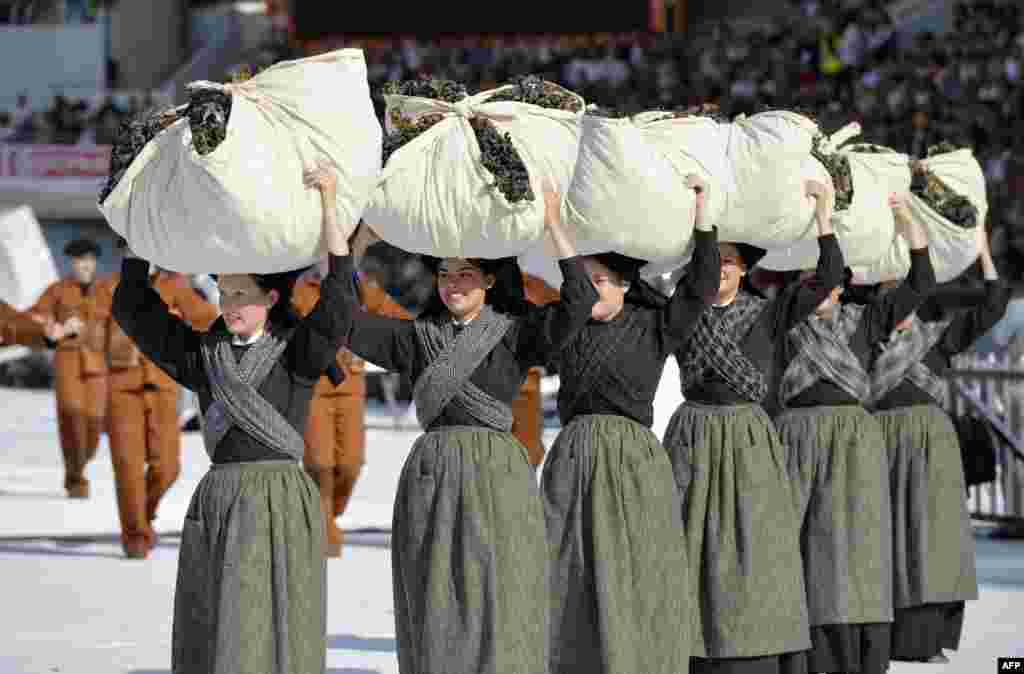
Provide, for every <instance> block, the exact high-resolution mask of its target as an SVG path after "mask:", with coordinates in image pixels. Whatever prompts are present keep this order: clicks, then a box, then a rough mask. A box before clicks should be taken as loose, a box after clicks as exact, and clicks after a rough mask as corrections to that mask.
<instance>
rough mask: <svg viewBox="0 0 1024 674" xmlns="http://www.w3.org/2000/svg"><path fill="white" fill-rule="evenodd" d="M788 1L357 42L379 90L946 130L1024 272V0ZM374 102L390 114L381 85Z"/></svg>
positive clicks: (12, 128)
mask: <svg viewBox="0 0 1024 674" xmlns="http://www.w3.org/2000/svg"><path fill="white" fill-rule="evenodd" d="M788 4H789V9H790V10H791V11H788V12H781V13H779V14H777V15H776V16H773V17H769V18H764V19H755V18H750V17H743V18H741V19H737V20H735V21H729V22H715V23H710V24H705V25H702V26H699V27H698V28H696V29H695V30H692V31H690V32H688V33H687V34H685V35H673V34H665V35H646V34H627V35H620V34H615V35H611V34H609V35H598V36H524V37H515V38H504V39H499V38H466V39H463V38H455V37H451V38H447V37H445V38H440V39H438V40H431V41H428V40H425V39H424V40H419V41H417V40H414V39H405V38H403V39H395V40H390V39H381V40H377V41H361V42H359V43H358V46H361V47H363V48H364V50H365V51H366V56H367V61H368V67H369V77H370V84H371V88H372V90H373V91H374V92H376V91H377V90H378V89H379V88H380V86H381V85H382V84H384V83H385V82H387V81H388V80H393V79H410V78H415V77H421V76H427V77H438V78H446V79H454V80H458V81H460V82H464V83H465V84H466V85H467V86H468V87H469V88H470V90H479V89H486V88H490V87H493V86H496V85H498V84H500V83H502V82H505V81H507V80H509V79H510V78H512V77H513V76H515V75H518V74H527V73H536V74H540V75H543V76H545V77H546V78H548V79H551V80H554V81H558V82H560V83H562V84H564V85H565V86H567V87H569V88H571V89H573V90H575V91H577V92H579V93H580V94H581V95H583V96H584V98H585V99H586V100H587V101H588V102H593V103H597V104H599V105H606V106H610V107H615V108H619V109H623V108H625V109H627V110H633V111H642V110H646V109H652V108H673V107H685V106H689V105H694V104H698V103H705V102H713V103H717V104H718V105H719V106H720V107H721V109H722V111H723V112H724V113H726V114H728V115H735V114H738V113H751V112H755V111H757V110H759V109H762V108H764V107H782V108H794V107H795V108H799V109H802V110H811V111H813V112H814V113H815V114H816V116H817V117H818V120H819V122H820V123H821V125H822V126H823V128H825V130H827V131H829V130H834V129H835V128H838V126H839V125H841V124H842V123H845V122H846V121H849V120H851V119H856V120H858V121H860V122H861V124H862V127H863V129H864V134H863V136H862V138H861V139H862V140H865V141H871V142H876V143H881V144H884V145H888V146H890V147H893V148H895V149H897V150H899V151H902V152H906V153H908V154H911V155H914V156H923V155H924V154H925V153H926V152H927V148H928V147H929V146H931V145H934V144H937V143H938V142H939V141H942V140H949V141H951V142H953V143H956V144H965V145H969V146H970V147H972V148H973V149H974V152H975V154H976V156H977V157H978V159H979V161H981V163H982V166H983V167H984V169H985V172H986V174H987V176H988V179H989V187H990V190H989V199H990V212H989V222H990V225H991V227H992V231H993V251H994V252H995V254H996V256H997V260H998V262H999V263H1000V265H1001V267H1002V268H1003V271H1004V272H1006V274H1007V275H1008V276H1011V277H1013V278H1015V279H1024V77H1022V73H1021V69H1022V66H1024V26H1022V20H1024V8H1022V6H1021V5H1022V4H1024V3H1021V2H1019V1H1018V0H977V1H974V2H960V3H957V5H956V7H955V11H954V20H953V25H952V30H951V31H950V32H947V33H945V34H932V33H917V34H915V35H911V34H908V33H907V32H906V31H902V30H900V27H899V26H896V25H893V23H892V21H891V19H890V17H889V14H888V13H887V12H886V11H885V7H884V5H885V4H887V3H883V2H881V0H790V1H789V3H788ZM346 44H347V43H346V42H344V40H339V41H338V43H337V44H334V43H331V44H324V45H321V47H320V48H321V49H324V50H326V49H328V48H335V47H338V46H344V45H346ZM297 56H299V54H298V53H297V52H296V51H295V48H294V46H293V47H287V46H281V45H280V43H278V45H277V46H276V47H275V48H273V49H269V50H267V51H265V52H263V53H262V55H261V56H260V57H258V59H257V62H253V63H250V64H247V65H248V66H249V67H250V68H252V69H256V68H259V67H263V66H266V65H268V64H269V63H272V62H273V61H275V60H280V59H282V58H296V57H297ZM229 77H230V73H226V74H225V79H228V78H229ZM151 102H152V101H146V100H143V99H141V98H139V97H134V98H132V99H131V102H130V104H129V105H127V106H125V105H120V106H119V105H116V104H115V103H114V102H113V101H112V100H111V99H107V100H105V101H102V102H100V103H98V104H94V105H92V106H90V105H89V104H86V103H83V102H75V101H68V100H65V99H63V98H58V99H57V100H56V101H55V103H54V105H53V107H52V109H51V110H49V111H47V112H44V113H37V114H31V113H30V112H28V111H26V110H24V109H21V108H19V109H17V110H14V111H10V112H8V113H6V114H5V113H4V112H3V111H0V141H3V140H4V136H5V135H6V141H7V142H12V141H20V142H56V143H69V142H70V143H74V142H79V141H80V140H81V139H82V138H83V137H85V138H87V139H88V140H92V138H94V139H95V142H96V143H97V144H103V143H109V142H112V141H113V139H114V138H115V137H116V133H117V128H118V125H119V123H120V122H121V121H122V120H123V119H125V118H126V117H129V116H131V115H133V114H136V113H137V112H139V111H140V110H144V109H148V108H149V107H150V104H151ZM376 103H377V105H378V106H379V107H378V111H379V112H380V113H383V101H382V100H381V99H380V97H379V95H378V96H376ZM26 120H28V121H26ZM89 134H91V137H90V135H89Z"/></svg>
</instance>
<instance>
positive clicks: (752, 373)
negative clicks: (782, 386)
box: [676, 290, 768, 403]
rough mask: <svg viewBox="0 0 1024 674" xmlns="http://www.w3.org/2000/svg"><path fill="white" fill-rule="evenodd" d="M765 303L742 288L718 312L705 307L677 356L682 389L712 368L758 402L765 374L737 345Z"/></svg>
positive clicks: (764, 392) (764, 387) (765, 385)
mask: <svg viewBox="0 0 1024 674" xmlns="http://www.w3.org/2000/svg"><path fill="white" fill-rule="evenodd" d="M767 304H768V300H765V299H762V298H760V297H756V296H754V295H752V294H750V293H747V292H744V291H742V290H741V291H740V292H739V294H738V295H736V299H735V300H734V301H733V303H732V304H730V305H729V307H728V308H727V309H726V310H725V311H724V312H722V313H721V314H718V313H716V312H715V310H714V308H713V307H708V308H707V309H705V310H704V313H702V314H701V316H700V319H699V320H698V321H697V327H696V328H695V329H694V332H693V336H692V337H691V338H690V343H689V346H688V348H686V349H684V350H682V351H681V352H679V353H678V354H677V356H676V357H677V359H678V360H679V372H680V383H681V385H682V390H683V392H684V393H685V392H686V391H687V390H688V389H689V388H691V387H692V386H694V385H695V384H697V383H698V382H700V381H701V380H702V379H703V378H704V376H705V373H707V371H708V370H712V371H714V372H716V373H717V374H718V376H720V377H721V378H722V379H723V380H725V382H726V383H727V384H728V385H729V387H730V388H732V389H733V390H734V391H735V392H736V393H738V394H739V395H741V396H742V397H743V398H744V399H745V400H748V401H750V402H754V403H760V402H761V401H763V400H764V399H765V397H766V396H767V394H768V383H767V381H766V378H765V375H764V373H763V372H762V371H761V370H760V369H759V368H758V367H757V366H756V365H754V364H753V363H752V362H751V361H750V359H749V358H747V356H746V354H744V353H743V350H742V349H741V348H740V346H739V345H740V342H741V341H742V340H743V337H744V336H746V334H747V333H748V332H749V331H750V328H751V326H752V325H753V324H754V321H756V320H757V317H758V316H760V315H761V312H762V311H763V310H764V308H765V305H767Z"/></svg>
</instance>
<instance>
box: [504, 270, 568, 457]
mask: <svg viewBox="0 0 1024 674" xmlns="http://www.w3.org/2000/svg"><path fill="white" fill-rule="evenodd" d="M523 285H524V286H525V287H526V299H528V300H529V301H531V302H533V303H534V304H550V303H551V302H557V301H558V299H559V293H558V291H557V290H555V289H554V288H552V287H551V286H549V285H548V284H546V283H544V281H542V280H541V279H539V278H537V277H536V276H531V275H530V274H526V273H524V274H523ZM543 372H544V368H540V367H534V368H530V372H529V374H527V376H526V381H525V382H524V383H523V386H522V388H521V389H519V397H518V398H516V399H515V400H514V401H513V402H512V417H513V421H512V434H513V435H515V436H516V439H518V440H519V442H521V443H523V446H524V447H526V450H527V452H528V453H529V458H530V465H531V466H539V465H540V464H541V463H542V462H543V461H544V451H545V450H544V443H543V442H542V441H541V436H542V435H543V432H544V408H543V401H542V396H541V393H540V377H541V374H542V373H543Z"/></svg>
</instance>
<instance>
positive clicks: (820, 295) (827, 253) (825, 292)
mask: <svg viewBox="0 0 1024 674" xmlns="http://www.w3.org/2000/svg"><path fill="white" fill-rule="evenodd" d="M805 189H806V190H807V195H808V196H810V197H813V198H814V200H815V202H816V203H815V207H814V219H815V221H816V222H817V223H818V251H819V252H818V266H817V268H816V269H815V271H814V281H813V282H811V283H800V284H799V285H797V286H796V287H795V288H793V289H792V290H791V292H789V293H784V294H783V297H784V298H785V301H788V302H789V303H790V305H789V307H788V308H787V311H786V312H785V315H786V320H785V322H784V325H782V326H780V327H782V328H783V329H784V330H786V331H787V332H788V331H789V330H790V329H791V328H792V327H794V326H795V325H796V324H798V323H800V322H801V321H802V320H804V319H805V318H807V317H808V316H810V315H811V314H813V313H814V310H815V309H817V308H818V306H819V305H820V304H821V303H822V302H824V301H825V299H826V298H827V297H828V296H829V294H830V293H831V292H832V291H833V290H835V289H836V288H838V287H839V286H840V285H842V283H843V277H844V274H845V272H846V263H845V261H844V260H843V251H842V249H841V248H840V247H839V241H838V240H837V239H836V235H835V229H834V228H833V226H832V213H833V211H834V209H835V202H836V195H835V190H834V189H833V188H832V186H831V185H828V184H826V183H821V182H818V181H816V180H808V181H807V182H806V184H805Z"/></svg>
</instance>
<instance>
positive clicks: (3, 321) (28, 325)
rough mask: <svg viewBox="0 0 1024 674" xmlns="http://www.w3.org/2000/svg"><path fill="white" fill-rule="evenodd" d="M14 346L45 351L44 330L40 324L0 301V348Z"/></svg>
mask: <svg viewBox="0 0 1024 674" xmlns="http://www.w3.org/2000/svg"><path fill="white" fill-rule="evenodd" d="M14 345H18V346H27V347H29V348H31V349H45V348H46V335H45V330H44V327H43V324H42V323H39V322H37V321H33V320H32V319H31V318H29V317H28V315H27V314H23V313H21V312H20V311H18V310H17V309H15V308H14V307H12V306H11V305H10V304H8V303H7V302H4V301H3V300H0V347H3V346H14Z"/></svg>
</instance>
